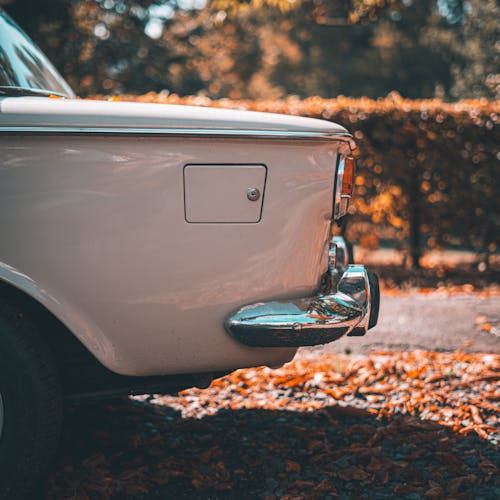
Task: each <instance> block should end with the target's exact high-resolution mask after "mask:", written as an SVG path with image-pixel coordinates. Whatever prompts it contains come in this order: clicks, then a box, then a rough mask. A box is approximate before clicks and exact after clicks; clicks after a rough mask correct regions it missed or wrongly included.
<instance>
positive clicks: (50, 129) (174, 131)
mask: <svg viewBox="0 0 500 500" xmlns="http://www.w3.org/2000/svg"><path fill="white" fill-rule="evenodd" d="M0 133H4V134H77V135H79V134H93V135H167V136H168V135H172V136H181V137H182V136H198V135H201V136H208V137H249V138H257V139H259V138H262V139H271V138H279V139H323V140H339V141H345V142H348V143H351V141H352V140H353V139H352V136H351V135H350V134H348V133H345V132H338V133H332V132H309V131H302V130H258V129H255V130H252V129H250V130H244V129H218V128H213V129H208V128H169V127H166V128H142V127H138V128H132V127H130V128H126V127H54V126H47V127H44V126H29V127H27V126H17V125H13V126H0Z"/></svg>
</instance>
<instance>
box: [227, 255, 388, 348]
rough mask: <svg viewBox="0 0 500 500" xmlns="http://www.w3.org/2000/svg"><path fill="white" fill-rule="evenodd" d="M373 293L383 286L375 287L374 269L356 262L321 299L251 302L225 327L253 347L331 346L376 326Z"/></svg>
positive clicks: (230, 319) (331, 284)
mask: <svg viewBox="0 0 500 500" xmlns="http://www.w3.org/2000/svg"><path fill="white" fill-rule="evenodd" d="M372 293H375V294H378V288H374V286H373V284H372V286H371V284H370V276H369V273H368V271H367V270H366V269H365V267H364V266H362V265H359V264H351V265H348V266H347V268H346V269H345V271H344V272H343V274H342V276H341V277H340V279H339V280H338V283H335V281H334V280H331V279H328V285H327V286H326V290H325V291H323V292H322V293H320V294H319V295H318V296H317V297H312V298H303V299H295V300H289V301H273V302H261V303H257V304H253V305H249V306H245V307H243V308H241V309H240V310H239V311H237V312H236V313H234V314H232V315H231V316H230V317H229V318H228V319H227V320H226V323H225V327H226V330H227V331H228V332H229V333H230V334H231V335H233V336H234V337H235V338H236V339H238V340H239V341H240V342H242V343H244V344H246V345H250V346H259V347H276V346H294V347H298V346H306V345H317V344H325V343H328V342H331V341H332V340H336V339H338V338H339V337H341V336H342V335H345V334H354V335H360V334H364V333H366V331H367V330H368V328H369V327H371V326H374V324H375V323H376V318H370V315H371V299H372ZM377 301H378V297H377ZM370 320H371V321H370Z"/></svg>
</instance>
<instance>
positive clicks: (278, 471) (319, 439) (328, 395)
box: [48, 351, 500, 500]
mask: <svg viewBox="0 0 500 500" xmlns="http://www.w3.org/2000/svg"><path fill="white" fill-rule="evenodd" d="M499 378H500V356H499V355H494V354H466V353H463V352H455V353H451V354H446V353H436V352H428V351H414V352H402V353H394V352H379V353H373V354H371V355H369V356H364V357H352V356H340V355H327V354H324V355H322V356H319V357H318V356H315V357H307V355H303V356H302V357H301V358H299V359H297V360H296V361H294V362H292V363H289V364H287V365H285V366H284V367H283V368H281V369H279V370H270V369H268V368H258V369H247V370H239V371H237V372H234V373H233V374H231V375H229V376H226V377H224V378H222V379H219V380H216V381H214V382H213V383H212V385H211V386H210V387H209V388H208V389H206V390H198V389H191V390H187V391H184V392H182V393H181V394H179V395H178V396H160V395H155V396H149V397H136V398H134V399H124V400H120V401H117V402H114V403H99V404H93V405H88V406H78V407H75V408H73V409H72V410H71V411H70V412H69V415H68V419H67V427H66V430H65V434H64V438H63V445H62V451H61V453H60V456H59V457H58V462H57V464H56V466H55V467H54V470H53V472H52V475H51V478H50V480H49V486H48V496H49V497H50V498H78V499H85V498H175V499H177V498H267V499H269V500H271V499H277V498H288V499H292V498H367V499H368V498H370V499H372V498H387V497H397V498H408V499H412V498H415V499H416V498H456V499H481V498H484V499H491V498H500V479H499V474H498V467H499V466H500V450H499V436H500V435H499V427H500V418H499V401H500V388H499V387H498V380H499Z"/></svg>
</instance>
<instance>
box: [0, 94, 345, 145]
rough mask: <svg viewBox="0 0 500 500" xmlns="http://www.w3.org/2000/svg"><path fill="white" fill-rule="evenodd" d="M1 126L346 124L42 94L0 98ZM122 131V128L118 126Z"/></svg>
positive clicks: (313, 130) (287, 128)
mask: <svg viewBox="0 0 500 500" xmlns="http://www.w3.org/2000/svg"><path fill="white" fill-rule="evenodd" d="M0 126H1V127H32V128H35V127H43V128H45V129H47V130H49V131H50V128H51V127H61V128H73V129H75V128H84V129H88V130H89V132H91V131H92V129H95V130H98V129H132V131H133V130H141V129H143V130H144V129H152V130H153V131H155V130H156V131H158V129H165V130H166V131H168V130H169V129H170V130H172V131H178V132H183V133H184V134H186V133H188V132H189V131H191V132H193V133H196V135H199V133H200V132H203V131H205V132H209V131H213V132H214V133H217V132H218V133H222V132H224V131H226V132H231V131H240V132H244V133H247V135H248V133H250V132H252V131H255V132H259V133H261V134H262V133H264V132H266V131H267V132H269V133H274V134H279V133H280V132H288V133H293V132H299V133H302V134H303V135H304V136H306V135H307V134H314V135H321V134H323V135H340V136H342V135H347V131H346V129H344V128H343V127H341V126H340V125H337V124H335V123H332V122H327V121H325V120H317V119H314V118H304V117H300V116H291V115H280V114H275V113H261V112H256V111H239V110H231V109H218V108H207V107H202V106H179V105H173V104H149V103H131V102H109V101H92V100H78V99H49V98H45V97H7V98H3V99H0ZM123 132H124V131H123Z"/></svg>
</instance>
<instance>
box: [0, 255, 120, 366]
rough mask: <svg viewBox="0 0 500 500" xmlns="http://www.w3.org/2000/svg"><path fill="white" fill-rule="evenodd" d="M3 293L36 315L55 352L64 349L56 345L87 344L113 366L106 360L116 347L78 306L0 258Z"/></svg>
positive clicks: (92, 351)
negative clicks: (69, 302)
mask: <svg viewBox="0 0 500 500" xmlns="http://www.w3.org/2000/svg"><path fill="white" fill-rule="evenodd" d="M0 296H3V297H5V298H7V299H9V300H11V301H15V302H16V303H17V304H19V305H20V306H22V308H23V310H27V312H28V313H31V314H32V315H34V316H35V318H36V320H37V321H38V322H39V324H40V325H39V326H40V330H41V332H40V333H41V334H42V336H43V337H44V338H45V339H46V340H47V342H48V343H49V345H51V347H52V348H53V350H54V351H55V353H56V354H58V353H60V351H61V350H62V351H64V347H63V348H62V349H61V346H58V345H57V342H59V341H62V343H63V345H64V346H69V345H71V344H74V345H75V346H76V345H79V347H80V349H81V346H84V347H85V350H86V351H87V352H88V353H89V354H90V355H92V356H93V357H94V358H96V359H97V360H98V361H99V362H100V363H101V364H102V365H104V366H106V367H107V368H110V367H109V366H107V365H108V363H107V362H106V360H110V359H113V358H114V355H113V354H114V350H113V348H112V345H111V343H110V342H109V341H108V340H107V339H106V337H105V335H104V334H103V332H102V331H101V330H100V329H99V328H98V327H97V326H96V325H94V324H92V322H91V321H89V320H88V318H85V317H84V316H83V315H82V314H81V313H80V312H79V311H78V310H77V308H76V307H73V306H72V305H71V304H68V303H67V301H65V300H63V299H62V298H61V297H58V296H56V294H54V293H51V291H50V290H48V289H47V288H46V287H44V286H43V285H41V284H40V283H37V282H36V280H34V279H32V278H31V277H30V276H28V275H27V274H24V273H23V272H21V271H19V270H18V269H16V268H14V267H12V266H10V265H8V264H5V263H4V262H1V261H0Z"/></svg>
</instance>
